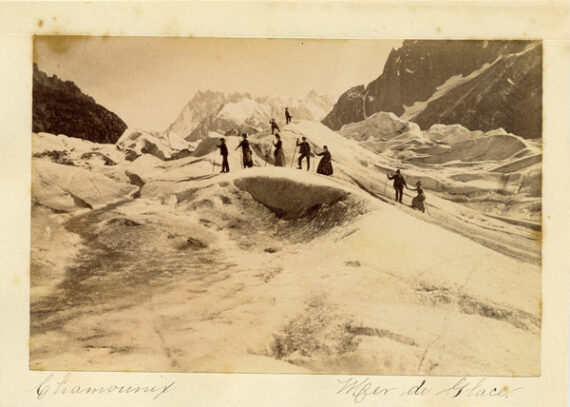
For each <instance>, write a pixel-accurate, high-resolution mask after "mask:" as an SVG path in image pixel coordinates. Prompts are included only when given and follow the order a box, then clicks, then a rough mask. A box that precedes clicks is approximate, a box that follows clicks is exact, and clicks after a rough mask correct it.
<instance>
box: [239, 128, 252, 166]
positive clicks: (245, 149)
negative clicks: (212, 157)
mask: <svg viewBox="0 0 570 407" xmlns="http://www.w3.org/2000/svg"><path fill="white" fill-rule="evenodd" d="M241 136H242V140H241V142H240V143H239V144H238V146H237V147H236V150H237V149H238V148H240V147H241V151H242V155H243V168H249V167H253V158H252V151H251V148H250V147H249V141H248V140H247V134H245V133H242V135H241Z"/></svg>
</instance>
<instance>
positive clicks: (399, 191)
mask: <svg viewBox="0 0 570 407" xmlns="http://www.w3.org/2000/svg"><path fill="white" fill-rule="evenodd" d="M386 175H387V176H388V179H390V180H392V179H393V180H394V190H395V191H396V201H398V202H400V203H402V195H403V194H404V187H406V188H407V187H408V186H407V185H406V180H405V179H404V177H403V176H402V174H400V170H396V174H395V175H388V174H386Z"/></svg>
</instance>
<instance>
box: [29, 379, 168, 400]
mask: <svg viewBox="0 0 570 407" xmlns="http://www.w3.org/2000/svg"><path fill="white" fill-rule="evenodd" d="M174 383H175V382H170V383H166V384H160V385H153V386H149V385H145V386H142V385H133V384H111V385H105V386H89V385H85V384H79V383H74V382H73V381H72V378H71V373H67V374H66V375H65V376H63V377H61V378H60V379H58V378H56V377H55V375H54V374H53V373H50V374H49V375H48V376H47V377H46V378H45V379H44V380H43V381H42V382H41V383H40V384H39V385H38V386H35V387H34V389H33V390H34V391H35V393H36V396H37V398H38V400H41V399H43V398H46V397H53V396H78V395H96V394H125V395H127V394H137V393H138V394H148V395H151V396H153V397H152V398H153V400H156V399H157V398H159V397H160V396H162V395H163V394H166V393H168V392H169V391H171V390H172V388H173V387H174Z"/></svg>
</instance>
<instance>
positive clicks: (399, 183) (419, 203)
mask: <svg viewBox="0 0 570 407" xmlns="http://www.w3.org/2000/svg"><path fill="white" fill-rule="evenodd" d="M386 176H387V177H388V179H389V180H394V184H393V185H394V191H395V192H396V201H397V202H399V203H402V195H403V194H404V188H406V189H409V190H410V191H416V192H417V195H416V196H415V197H414V198H413V199H412V208H414V209H418V210H420V211H422V212H425V210H426V207H425V204H424V201H425V200H426V197H425V195H424V191H423V189H422V182H421V181H418V182H416V188H410V187H408V184H406V180H405V179H404V176H403V175H402V174H401V173H400V170H396V173H395V174H394V175H390V174H386Z"/></svg>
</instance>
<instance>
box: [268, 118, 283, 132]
mask: <svg viewBox="0 0 570 407" xmlns="http://www.w3.org/2000/svg"><path fill="white" fill-rule="evenodd" d="M269 124H270V125H271V135H273V132H274V131H275V130H277V133H279V132H280V131H281V130H279V126H278V125H277V122H276V121H275V119H271V120H269Z"/></svg>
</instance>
